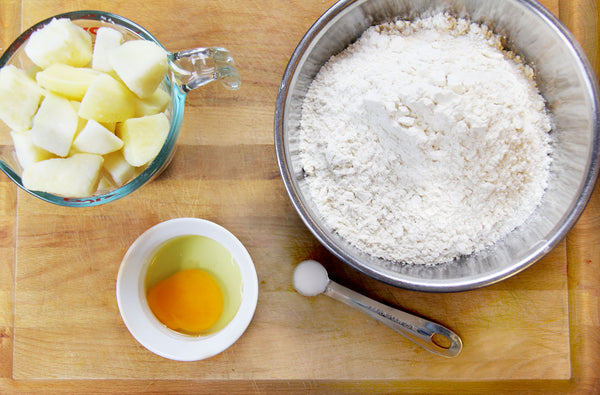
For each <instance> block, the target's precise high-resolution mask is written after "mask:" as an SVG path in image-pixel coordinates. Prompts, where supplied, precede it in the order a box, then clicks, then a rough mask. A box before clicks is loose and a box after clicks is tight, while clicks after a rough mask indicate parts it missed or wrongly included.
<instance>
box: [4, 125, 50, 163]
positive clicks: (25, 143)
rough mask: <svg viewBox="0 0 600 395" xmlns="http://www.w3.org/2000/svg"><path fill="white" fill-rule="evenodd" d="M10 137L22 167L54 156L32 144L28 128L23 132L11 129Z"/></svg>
mask: <svg viewBox="0 0 600 395" xmlns="http://www.w3.org/2000/svg"><path fill="white" fill-rule="evenodd" d="M10 137H12V141H13V146H14V147H15V154H17V160H18V161H19V164H20V165H21V167H22V168H23V169H25V168H27V167H29V165H30V164H32V163H35V162H39V161H42V160H46V159H50V158H52V157H54V155H53V154H52V153H50V152H48V151H46V150H44V149H41V148H40V147H38V146H37V145H35V144H33V139H32V138H31V132H30V131H28V130H27V131H25V132H15V131H12V132H10Z"/></svg>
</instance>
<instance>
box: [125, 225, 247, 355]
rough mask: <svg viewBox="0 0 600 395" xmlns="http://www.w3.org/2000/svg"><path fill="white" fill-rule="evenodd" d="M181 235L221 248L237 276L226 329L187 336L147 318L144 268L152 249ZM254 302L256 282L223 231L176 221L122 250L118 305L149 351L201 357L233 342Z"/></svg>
mask: <svg viewBox="0 0 600 395" xmlns="http://www.w3.org/2000/svg"><path fill="white" fill-rule="evenodd" d="M184 235H200V236H205V237H208V238H211V239H213V240H215V241H216V242H218V243H220V244H221V245H223V246H224V247H225V248H226V249H227V250H228V251H229V252H230V253H231V255H232V256H233V258H234V259H235V261H236V262H237V264H238V266H239V268H240V272H241V275H242V300H241V304H240V307H239V309H238V312H237V313H236V315H235V316H234V317H233V319H232V320H231V322H229V324H227V326H225V327H224V328H223V329H221V330H219V331H218V332H216V333H213V334H210V335H208V336H198V337H196V336H187V335H183V334H179V333H177V332H175V331H172V330H170V329H168V328H167V327H165V326H164V325H163V324H162V323H160V322H159V321H158V320H157V319H156V317H155V316H154V314H152V312H151V311H150V308H149V307H148V303H147V301H146V292H145V287H144V280H145V276H146V270H147V269H148V265H149V263H150V260H151V258H152V256H153V254H154V253H155V252H156V249H157V247H158V246H160V245H161V244H163V243H164V242H166V241H167V240H170V239H172V238H174V237H177V236H184ZM257 300H258V278H257V276H256V269H255V268H254V264H253V262H252V258H251V257H250V254H248V251H247V250H246V248H245V247H244V246H243V245H242V243H241V242H240V241H239V240H238V239H237V238H236V237H235V236H234V235H233V234H232V233H231V232H229V231H228V230H227V229H225V228H223V227H222V226H220V225H217V224H215V223H213V222H210V221H206V220H203V219H198V218H176V219H172V220H168V221H165V222H161V223H159V224H157V225H155V226H153V227H152V228H150V229H148V230H147V231H146V232H144V233H143V234H142V235H141V236H140V237H138V238H137V240H136V241H135V242H134V243H133V244H132V245H131V247H129V250H127V253H126V254H125V256H124V257H123V261H122V262H121V267H120V268H119V274H118V276H117V304H118V306H119V311H120V313H121V317H122V318H123V322H124V323H125V326H127V329H128V330H129V332H130V333H131V334H132V335H133V337H134V338H135V339H136V340H137V341H138V342H139V343H140V344H141V345H142V346H144V347H146V348H147V349H148V350H150V351H152V352H153V353H155V354H157V355H160V356H162V357H164V358H168V359H172V360H176V361H198V360H201V359H206V358H209V357H212V356H214V355H216V354H219V353H220V352H222V351H224V350H225V349H227V348H228V347H229V346H231V345H232V344H233V343H235V342H236V341H237V339H239V338H240V336H241V335H242V334H243V333H244V331H245V330H246V328H247V327H248V325H249V324H250V321H251V320H252V317H253V315H254V311H255V310H256V303H257Z"/></svg>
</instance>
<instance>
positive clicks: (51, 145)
mask: <svg viewBox="0 0 600 395" xmlns="http://www.w3.org/2000/svg"><path fill="white" fill-rule="evenodd" d="M78 123H79V117H78V116H77V112H76V111H75V108H74V107H73V105H72V104H71V102H70V101H69V100H67V99H65V98H64V97H62V96H58V95H55V94H53V93H49V94H48V95H46V98H45V99H44V101H42V104H41V105H40V108H39V110H38V112H37V113H36V114H35V116H34V117H33V126H32V128H31V137H32V139H33V142H34V144H35V145H37V146H38V147H40V148H43V149H45V150H46V151H49V152H52V153H53V154H56V155H58V156H67V155H68V154H69V150H70V149H71V144H72V143H73V138H74V137H75V132H76V131H77V125H78Z"/></svg>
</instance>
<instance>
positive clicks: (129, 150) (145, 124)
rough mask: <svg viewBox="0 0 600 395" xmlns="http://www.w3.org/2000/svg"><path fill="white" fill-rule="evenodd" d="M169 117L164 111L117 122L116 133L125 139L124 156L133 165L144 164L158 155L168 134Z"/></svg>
mask: <svg viewBox="0 0 600 395" xmlns="http://www.w3.org/2000/svg"><path fill="white" fill-rule="evenodd" d="M169 129H170V124H169V119H168V118H167V116H166V115H165V114H164V113H158V114H154V115H148V116H145V117H140V118H131V119H128V120H126V121H125V122H122V123H119V124H117V130H116V135H117V136H118V137H119V138H120V139H121V140H123V156H124V157H125V160H127V162H129V164H130V165H131V166H135V167H137V166H143V165H145V164H147V163H148V162H150V161H151V160H152V159H154V158H155V157H156V155H158V153H159V152H160V149H161V148H162V146H163V144H164V143H165V140H166V139H167V135H168V134H169Z"/></svg>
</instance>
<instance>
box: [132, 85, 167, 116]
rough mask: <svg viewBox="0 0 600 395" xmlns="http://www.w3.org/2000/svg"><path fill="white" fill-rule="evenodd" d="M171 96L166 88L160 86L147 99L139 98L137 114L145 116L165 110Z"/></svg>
mask: <svg viewBox="0 0 600 395" xmlns="http://www.w3.org/2000/svg"><path fill="white" fill-rule="evenodd" d="M169 100H171V96H170V95H169V93H168V92H167V91H165V90H164V89H161V88H158V89H156V90H155V91H154V93H153V94H152V95H150V96H149V97H147V98H145V99H138V100H137V101H136V105H135V116H136V117H143V116H145V115H153V114H157V113H159V112H163V111H165V108H167V104H169Z"/></svg>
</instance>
